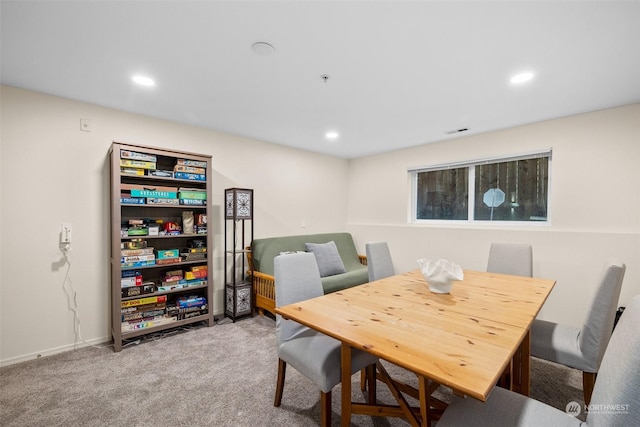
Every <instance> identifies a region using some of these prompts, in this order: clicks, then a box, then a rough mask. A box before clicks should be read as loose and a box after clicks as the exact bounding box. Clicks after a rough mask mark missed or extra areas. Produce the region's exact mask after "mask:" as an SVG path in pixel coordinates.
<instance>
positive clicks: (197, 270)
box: [157, 265, 208, 292]
mask: <svg viewBox="0 0 640 427" xmlns="http://www.w3.org/2000/svg"><path fill="white" fill-rule="evenodd" d="M207 275H208V269H207V266H206V265H198V266H193V267H191V268H190V269H189V270H187V271H183V270H171V271H167V272H165V273H164V276H163V277H162V279H161V281H160V284H159V285H158V286H157V290H158V291H159V292H166V291H172V290H175V289H183V288H188V287H191V286H206V285H207Z"/></svg>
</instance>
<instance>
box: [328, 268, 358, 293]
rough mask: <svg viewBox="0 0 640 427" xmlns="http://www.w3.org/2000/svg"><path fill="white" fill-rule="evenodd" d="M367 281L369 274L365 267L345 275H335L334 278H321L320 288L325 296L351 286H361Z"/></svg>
mask: <svg viewBox="0 0 640 427" xmlns="http://www.w3.org/2000/svg"><path fill="white" fill-rule="evenodd" d="M368 281H369V273H368V271H367V266H366V265H361V266H360V268H357V269H353V270H350V271H347V272H346V273H342V274H336V275H335V276H327V277H323V278H322V288H323V289H324V293H325V294H329V293H331V292H336V291H341V290H343V289H347V288H351V287H353V286H357V285H361V284H363V283H367V282H368Z"/></svg>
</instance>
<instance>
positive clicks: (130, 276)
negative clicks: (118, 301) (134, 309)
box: [120, 270, 156, 298]
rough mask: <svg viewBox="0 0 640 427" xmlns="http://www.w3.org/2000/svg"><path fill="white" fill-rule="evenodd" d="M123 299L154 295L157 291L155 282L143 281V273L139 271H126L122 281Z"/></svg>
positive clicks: (123, 273)
mask: <svg viewBox="0 0 640 427" xmlns="http://www.w3.org/2000/svg"><path fill="white" fill-rule="evenodd" d="M120 285H121V288H122V298H128V297H135V296H139V295H144V294H152V293H154V292H155V291H156V284H155V282H153V281H143V279H142V273H141V272H140V271H138V270H124V271H123V272H122V278H121V279H120Z"/></svg>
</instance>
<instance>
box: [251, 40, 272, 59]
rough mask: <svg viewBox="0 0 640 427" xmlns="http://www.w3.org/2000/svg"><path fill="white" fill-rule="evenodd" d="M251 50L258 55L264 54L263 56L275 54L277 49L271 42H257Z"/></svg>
mask: <svg viewBox="0 0 640 427" xmlns="http://www.w3.org/2000/svg"><path fill="white" fill-rule="evenodd" d="M251 50H252V51H253V53H255V54H256V55H262V56H267V55H273V54H274V53H275V51H276V50H275V48H274V47H273V46H271V45H270V44H269V43H266V42H256V43H254V44H252V45H251Z"/></svg>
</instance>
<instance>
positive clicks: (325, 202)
mask: <svg viewBox="0 0 640 427" xmlns="http://www.w3.org/2000/svg"><path fill="white" fill-rule="evenodd" d="M0 90H1V92H0V95H1V113H2V115H1V125H2V126H1V134H0V137H1V148H0V149H1V154H2V157H1V171H0V183H1V184H2V187H1V190H2V191H1V197H0V203H1V206H2V211H1V219H0V224H2V235H1V237H0V239H1V245H0V251H1V252H0V253H1V259H0V262H1V271H0V298H1V300H0V313H1V314H0V343H1V346H0V363H1V364H3V365H5V364H10V363H15V362H17V361H20V360H24V359H29V358H33V357H36V356H37V355H39V354H42V355H45V354H51V353H55V352H59V351H63V350H68V349H70V348H73V346H74V343H76V337H75V334H74V315H73V312H72V311H71V310H70V309H69V301H70V299H69V296H67V294H66V293H65V289H64V288H63V282H64V278H65V274H66V271H67V266H66V265H65V264H64V260H63V257H62V253H61V252H60V251H59V248H58V240H59V232H60V227H61V224H62V223H63V222H71V223H72V224H73V243H72V266H71V270H70V272H69V277H70V279H71V281H72V284H73V287H74V288H75V291H76V292H77V303H78V312H79V314H80V320H81V333H82V338H83V339H84V340H85V341H87V342H89V343H99V342H105V341H108V340H110V331H109V329H110V328H109V298H110V293H109V269H108V266H109V234H108V226H109V205H108V203H109V186H108V185H109V168H108V163H107V153H108V150H109V146H110V144H111V142H112V141H114V140H118V141H123V142H131V143H136V144H143V145H151V146H158V147H165V148H173V149H178V150H184V151H190V152H195V153H202V154H210V155H212V156H213V170H214V175H213V197H214V199H213V200H212V203H213V207H214V211H215V212H218V213H219V214H220V215H217V218H216V219H215V220H213V221H212V220H210V224H211V223H212V224H213V226H214V229H213V230H214V233H215V235H214V239H215V246H216V247H215V248H214V258H215V267H216V269H215V270H214V271H213V281H214V283H215V289H216V298H215V301H214V310H215V313H216V314H219V313H222V310H223V286H222V285H223V283H222V282H223V280H224V273H223V270H222V252H223V249H224V240H223V235H222V233H223V230H224V228H223V227H224V226H223V221H222V219H221V213H222V209H221V205H222V201H223V194H224V189H225V188H229V187H246V188H253V189H254V190H255V211H254V217H255V222H254V224H255V237H269V236H274V235H285V234H306V233H321V232H329V231H345V230H346V209H347V208H346V205H347V198H346V192H347V190H346V186H345V182H346V181H347V179H348V162H347V161H346V160H342V159H337V158H333V157H329V156H324V155H319V154H314V153H309V152H305V151H300V150H294V149H290V148H285V147H283V146H279V145H274V144H268V143H264V142H260V141H255V140H251V139H247V138H241V137H237V136H232V135H228V134H224V133H221V132H213V131H209V130H205V129H200V128H195V127H190V126H185V125H180V124H176V123H172V122H167V121H162V120H156V119H151V118H148V117H144V116H139V115H134V114H129V113H125V112H121V111H115V110H111V109H106V108H101V107H97V106H94V105H89V104H84V103H80V102H75V101H71V100H67V99H62V98H58V97H53V96H48V95H44V94H40V93H35V92H30V91H25V90H20V89H16V88H12V87H7V86H1V87H0ZM80 118H87V119H90V121H91V127H92V130H91V132H82V131H80ZM327 206H330V207H331V209H326V207H327ZM303 222H304V223H305V224H306V228H302V224H303ZM67 289H68V286H67ZM80 344H81V345H82V343H80Z"/></svg>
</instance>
